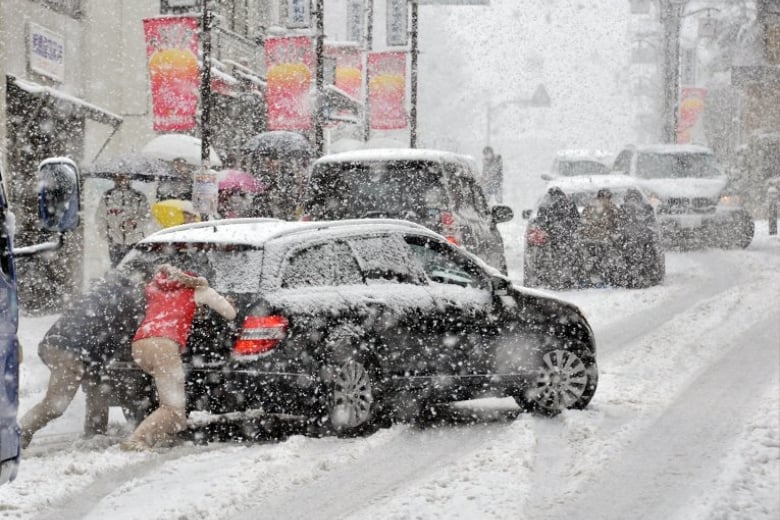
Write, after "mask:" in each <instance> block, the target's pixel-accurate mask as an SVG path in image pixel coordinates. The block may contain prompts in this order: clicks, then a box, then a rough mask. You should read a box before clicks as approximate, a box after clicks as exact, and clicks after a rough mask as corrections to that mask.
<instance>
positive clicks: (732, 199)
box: [720, 194, 742, 206]
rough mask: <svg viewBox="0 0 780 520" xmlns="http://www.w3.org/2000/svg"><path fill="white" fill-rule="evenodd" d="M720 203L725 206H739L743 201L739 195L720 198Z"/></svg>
mask: <svg viewBox="0 0 780 520" xmlns="http://www.w3.org/2000/svg"><path fill="white" fill-rule="evenodd" d="M720 203H721V204H723V205H724V206H739V205H740V204H741V203H742V200H741V198H740V196H739V195H731V194H728V195H721V196H720Z"/></svg>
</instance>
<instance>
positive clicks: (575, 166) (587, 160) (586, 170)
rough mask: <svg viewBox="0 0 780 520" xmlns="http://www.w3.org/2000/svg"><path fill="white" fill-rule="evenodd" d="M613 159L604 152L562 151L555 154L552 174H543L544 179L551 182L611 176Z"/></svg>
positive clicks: (551, 169)
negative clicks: (569, 178) (574, 178)
mask: <svg viewBox="0 0 780 520" xmlns="http://www.w3.org/2000/svg"><path fill="white" fill-rule="evenodd" d="M613 157H614V156H613V155H611V154H610V153H609V152H605V151H602V150H580V149H571V150H560V151H559V152H558V153H556V154H555V159H554V160H553V163H552V167H551V168H550V172H549V173H543V174H542V179H544V180H546V181H551V180H553V179H559V178H561V177H590V176H592V175H609V173H610V166H611V163H612V158H613Z"/></svg>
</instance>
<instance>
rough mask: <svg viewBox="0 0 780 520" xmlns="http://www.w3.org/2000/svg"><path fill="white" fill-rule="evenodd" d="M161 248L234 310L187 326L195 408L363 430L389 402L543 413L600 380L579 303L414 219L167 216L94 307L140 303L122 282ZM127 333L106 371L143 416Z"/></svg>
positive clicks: (144, 390) (568, 403)
mask: <svg viewBox="0 0 780 520" xmlns="http://www.w3.org/2000/svg"><path fill="white" fill-rule="evenodd" d="M163 262H168V263H171V264H173V265H177V266H180V267H182V268H185V269H190V270H193V271H195V272H197V273H199V274H201V275H203V276H206V277H207V278H208V279H209V280H210V282H211V285H212V286H213V287H214V288H215V289H217V290H218V291H219V292H221V293H223V294H226V295H228V296H229V297H230V298H232V299H233V300H234V301H235V302H236V306H237V309H238V317H237V318H236V320H234V321H233V322H226V321H224V320H222V319H221V318H220V317H219V316H218V315H216V314H213V313H211V311H203V313H202V314H200V315H199V316H198V317H197V318H196V320H195V323H194V324H193V329H192V333H191V336H190V338H189V341H188V344H187V347H186V350H185V353H184V361H185V371H186V381H187V383H186V384H187V401H188V410H189V411H192V410H201V411H204V412H209V413H211V414H224V413H233V412H252V413H257V411H258V410H262V412H263V413H268V414H293V415H299V416H301V417H303V418H304V419H306V418H307V420H308V421H310V423H311V424H315V425H317V424H319V425H320V426H323V427H324V428H325V429H326V430H328V431H335V432H337V433H340V434H357V433H362V432H367V431H370V430H371V429H372V428H373V427H375V426H376V425H377V424H379V423H380V420H386V419H392V418H393V417H394V416H397V415H398V413H397V412H398V410H404V411H405V412H404V414H403V416H404V417H408V411H409V410H410V407H415V408H414V410H419V411H425V410H428V409H430V406H432V405H433V404H436V403H440V402H444V401H452V400H463V399H468V398H471V397H474V396H483V395H485V393H486V392H488V391H492V392H494V393H495V394H497V395H501V396H505V395H509V396H512V397H514V398H515V400H516V401H517V402H518V404H519V405H521V406H522V407H523V408H524V409H527V410H535V411H539V412H542V413H545V414H555V413H557V412H559V411H561V410H562V409H565V408H584V407H585V406H587V405H588V403H589V402H590V400H591V398H592V397H593V394H594V392H595V391H596V385H597V380H598V370H597V365H596V345H595V340H594V337H593V332H592V330H591V328H590V326H589V324H588V322H587V321H586V319H585V318H584V316H583V314H582V313H581V312H580V310H579V309H578V308H577V307H576V306H574V305H572V304H569V303H566V302H563V301H560V300H557V299H553V298H550V297H549V296H545V295H542V294H537V293H535V292H534V291H531V290H525V289H522V288H518V287H514V286H513V285H512V284H511V282H510V281H509V280H508V279H507V278H506V277H504V276H503V275H501V274H500V273H499V272H498V271H497V270H495V269H493V268H491V267H489V266H487V264H485V263H484V262H483V261H482V260H480V259H479V258H478V257H476V256H474V255H472V254H470V253H468V252H466V251H465V250H463V249H461V248H459V247H455V246H453V245H452V244H450V243H449V242H448V241H447V240H446V238H444V237H442V236H440V235H437V234H435V233H433V232H432V231H430V230H428V229H426V228H425V227H423V226H420V225H417V224H413V223H411V222H406V221H397V220H381V219H366V220H353V221H341V222H309V223H307V222H284V221H277V220H269V219H234V220H225V221H211V222H204V223H199V224H191V225H185V226H179V227H176V228H169V229H167V230H163V231H160V232H157V233H155V234H153V235H151V236H150V237H147V238H146V239H145V240H143V241H142V242H141V243H140V244H138V245H137V246H136V247H135V248H134V249H133V250H132V251H131V252H130V253H129V254H128V255H127V256H126V257H125V258H124V260H123V261H122V263H121V264H120V265H119V266H118V268H117V269H116V270H115V271H114V272H113V273H111V274H110V279H111V281H110V282H109V283H113V284H115V286H116V287H117V289H116V291H114V296H112V297H111V299H109V300H108V301H106V304H105V307H110V306H111V305H118V304H117V303H116V302H121V305H122V306H123V307H122V308H121V309H115V310H106V311H105V312H103V313H102V315H104V316H109V315H113V316H116V317H117V319H119V316H120V315H121V316H124V318H122V319H125V320H126V319H127V317H128V316H130V315H134V314H137V309H134V308H132V305H129V306H128V304H127V298H118V297H117V295H118V294H119V293H120V292H122V291H128V290H132V291H137V290H138V286H140V285H141V282H142V281H143V280H144V279H148V276H149V273H150V271H153V269H154V267H155V266H156V265H159V264H160V263H163ZM128 280H130V281H131V282H130V283H128ZM133 281H134V282H133ZM127 287H136V288H135V289H127ZM105 289H106V288H105V286H103V289H102V290H101V291H102V294H106V290H105ZM136 319H137V318H136ZM110 321H111V320H109V323H106V324H105V327H107V328H108V330H112V329H115V327H113V326H112V324H111V323H110ZM122 327H123V328H122V330H126V328H127V327H126V325H125V324H122ZM131 334H132V333H131V332H124V333H123V335H124V339H117V334H113V335H112V336H111V337H110V338H107V339H106V340H107V341H111V342H114V345H113V346H112V347H111V348H110V350H111V351H112V352H113V359H112V361H111V362H110V363H109V364H108V368H107V375H106V377H105V378H104V381H108V382H110V384H111V386H112V387H113V388H114V392H113V393H114V396H115V400H116V402H115V404H121V405H122V406H123V408H124V409H125V410H126V412H127V413H129V414H130V415H131V416H133V417H135V418H136V419H137V418H141V417H143V416H144V415H145V414H146V413H148V411H149V410H150V408H151V407H154V402H155V399H154V396H153V395H150V394H149V392H150V390H149V389H150V388H153V385H151V384H150V381H149V378H148V376H147V375H146V374H144V373H143V372H142V371H141V370H140V369H139V368H138V367H137V366H136V365H135V364H134V363H133V362H132V360H131V359H130V339H131Z"/></svg>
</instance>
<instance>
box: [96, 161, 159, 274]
mask: <svg viewBox="0 0 780 520" xmlns="http://www.w3.org/2000/svg"><path fill="white" fill-rule="evenodd" d="M149 215H150V212H149V202H148V201H147V200H146V195H144V194H143V193H141V192H140V191H138V190H136V189H134V188H133V187H132V186H131V185H130V176H129V175H124V174H119V175H117V176H116V179H115V180H114V187H113V188H111V189H110V190H108V191H107V192H105V193H104V194H103V196H102V197H101V198H100V202H99V203H98V208H97V213H96V214H95V222H96V223H97V230H98V235H99V236H100V237H101V238H103V240H105V241H106V242H108V257H109V259H110V261H111V267H114V266H116V265H117V264H118V263H119V262H120V260H122V258H124V256H125V255H126V254H127V252H128V251H130V249H132V247H133V246H134V245H135V244H136V243H138V242H139V241H140V240H141V239H142V238H144V235H146V232H147V229H148V226H149Z"/></svg>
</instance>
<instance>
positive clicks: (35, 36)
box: [28, 22, 65, 82]
mask: <svg viewBox="0 0 780 520" xmlns="http://www.w3.org/2000/svg"><path fill="white" fill-rule="evenodd" d="M28 27H29V30H28V33H29V38H30V40H29V46H28V60H29V64H30V70H31V71H33V72H36V73H38V74H41V75H43V76H46V77H49V78H51V79H53V80H55V81H59V82H63V81H65V38H64V37H63V36H62V35H61V34H57V33H54V32H52V31H50V30H48V29H46V28H45V27H41V26H40V25H38V24H34V23H32V22H30V23H29V26H28Z"/></svg>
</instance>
